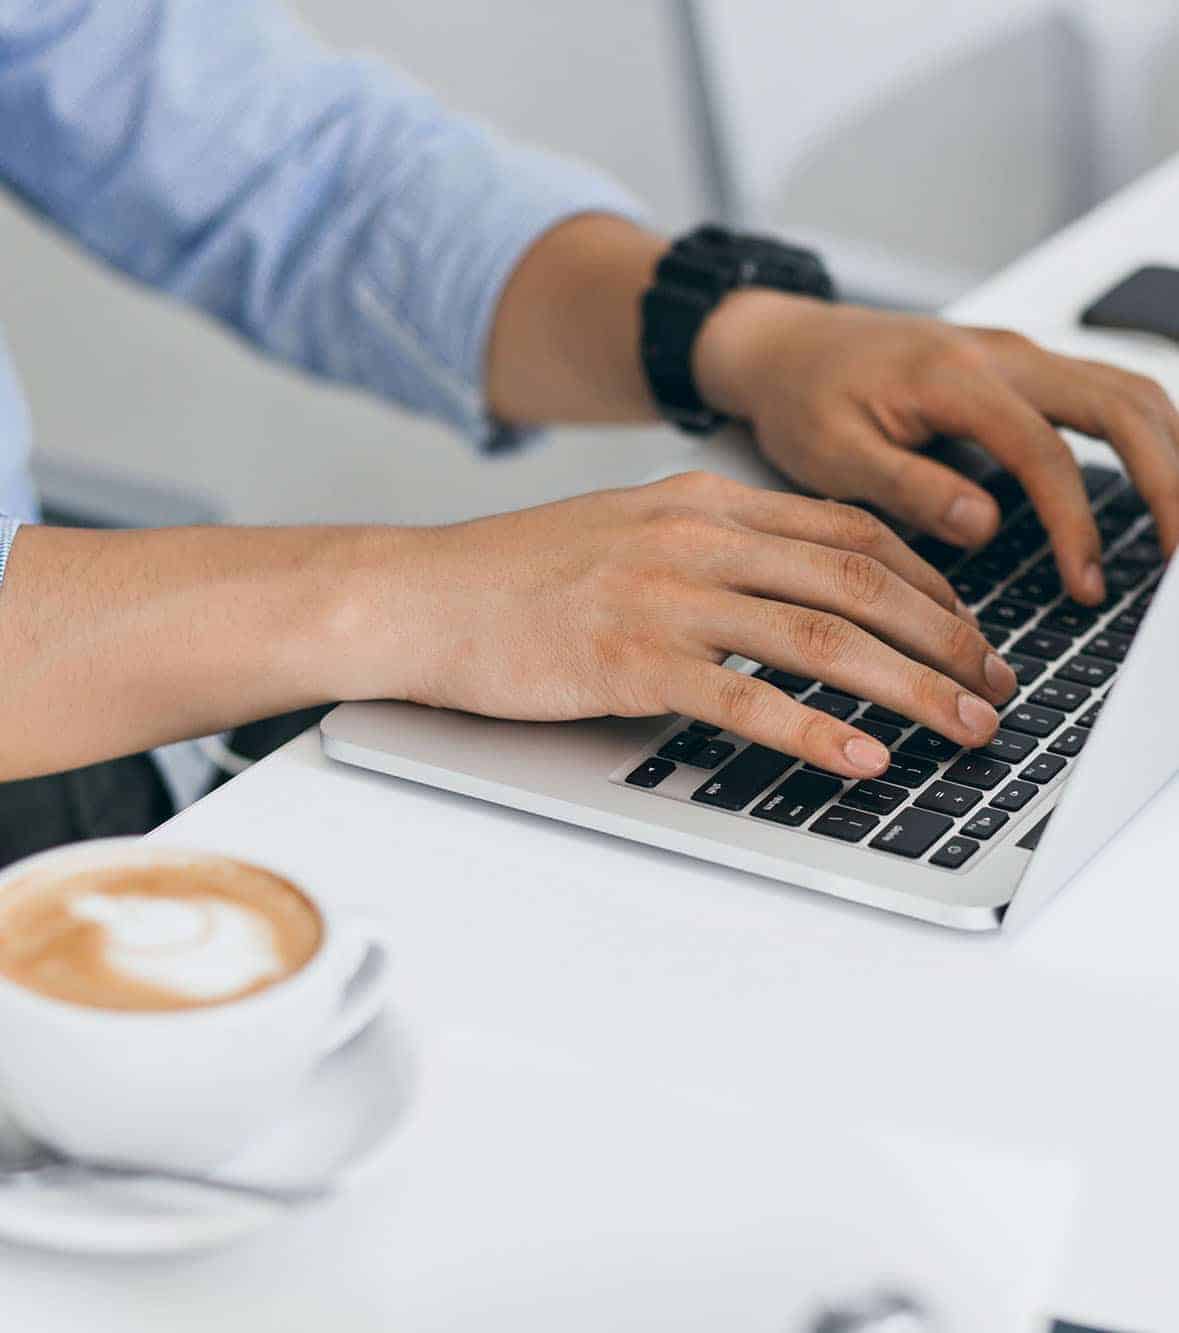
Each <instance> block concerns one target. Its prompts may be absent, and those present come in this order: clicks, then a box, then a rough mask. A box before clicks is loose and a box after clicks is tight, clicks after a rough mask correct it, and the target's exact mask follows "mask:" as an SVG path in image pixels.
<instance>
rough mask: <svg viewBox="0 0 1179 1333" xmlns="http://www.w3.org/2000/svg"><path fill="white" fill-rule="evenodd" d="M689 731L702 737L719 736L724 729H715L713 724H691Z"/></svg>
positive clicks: (689, 724)
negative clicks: (695, 732)
mask: <svg viewBox="0 0 1179 1333" xmlns="http://www.w3.org/2000/svg"><path fill="white" fill-rule="evenodd" d="M688 730H689V731H697V732H699V733H700V735H701V736H719V735H720V734H721V732H722V731H724V727H714V726H713V725H712V723H711V722H689V723H688Z"/></svg>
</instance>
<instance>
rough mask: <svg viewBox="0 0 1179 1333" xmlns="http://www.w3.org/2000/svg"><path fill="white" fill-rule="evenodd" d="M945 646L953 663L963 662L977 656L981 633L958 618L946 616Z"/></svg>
mask: <svg viewBox="0 0 1179 1333" xmlns="http://www.w3.org/2000/svg"><path fill="white" fill-rule="evenodd" d="M946 622H947V623H946V629H945V646H946V653H947V654H948V656H949V657H950V659H951V661H962V660H963V659H965V658H968V657H973V656H976V655H977V653H978V649H979V642H978V640H979V633H978V631H977V630H976V629H973V628H972V627H971V626H970V625H968V624H967V623H966V621H965V620H959V619H958V617H957V616H949V615H948V616H946Z"/></svg>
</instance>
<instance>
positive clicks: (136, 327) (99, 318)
mask: <svg viewBox="0 0 1179 1333" xmlns="http://www.w3.org/2000/svg"><path fill="white" fill-rule="evenodd" d="M977 2H978V4H979V5H980V7H984V8H985V7H986V6H987V5H988V4H989V0H977ZM1075 2H1076V3H1092V4H1093V5H1095V7H1096V9H1097V10H1098V11H1099V12H1104V13H1108V12H1109V11H1110V10H1111V9H1112V10H1116V12H1117V13H1126V14H1132V16H1133V17H1134V22H1133V23H1132V24H1131V27H1132V28H1133V27H1134V26H1135V25H1136V24H1137V23H1138V19H1140V18H1141V6H1142V5H1144V4H1145V5H1147V6H1148V7H1149V6H1152V7H1153V10H1154V11H1158V12H1159V13H1157V14H1155V21H1156V22H1164V21H1165V20H1166V15H1167V13H1169V12H1170V10H1169V8H1167V7H1166V6H1164V7H1163V9H1166V13H1164V12H1163V9H1160V0H1124V5H1125V6H1132V7H1133V8H1132V9H1130V8H1124V7H1123V5H1122V4H1119V5H1118V6H1109V5H1108V4H1106V5H1104V6H1103V5H1098V4H1097V0H1075ZM776 3H779V5H780V3H781V0H776ZM884 3H885V0H873V7H874V8H875V7H876V6H877V5H880V4H884ZM888 3H890V4H892V5H894V6H899V7H900V9H901V10H904V11H905V13H906V15H907V19H906V21H910V22H913V21H918V20H919V13H917V11H918V10H919V9H920V6H921V5H923V4H925V5H928V4H936V3H938V0H888ZM915 7H916V9H915ZM297 8H298V9H299V11H300V12H301V13H302V14H303V16H304V17H305V18H306V19H307V20H308V21H309V22H311V23H312V24H313V25H314V26H315V27H317V28H318V29H320V30H321V31H322V32H323V33H324V34H325V35H326V36H328V37H329V38H331V39H332V40H335V41H338V42H341V43H345V44H348V45H352V46H359V47H365V48H368V49H370V50H373V51H377V52H380V53H382V54H384V55H386V56H388V57H389V58H392V59H395V60H398V61H400V62H401V63H403V64H404V65H406V66H407V67H408V68H410V69H411V70H413V71H414V72H415V73H416V74H417V75H418V76H419V77H421V78H422V79H424V80H425V81H427V82H429V83H431V84H432V85H434V86H435V87H436V88H437V89H438V90H439V91H440V92H441V93H442V94H443V96H444V97H445V98H447V99H448V100H449V101H450V102H451V103H452V104H454V105H455V106H457V107H462V108H465V109H468V110H471V111H474V112H476V113H479V114H481V115H484V116H486V117H488V118H490V119H493V120H495V121H497V122H498V123H500V124H501V125H504V126H505V127H507V128H508V129H509V130H513V131H515V132H517V133H519V134H521V135H525V136H527V137H529V138H532V139H534V140H537V141H540V142H542V143H547V144H550V145H552V146H554V147H557V148H560V149H563V150H566V151H571V152H574V153H579V154H581V155H583V156H587V157H590V158H593V159H595V160H596V161H598V162H600V163H601V164H603V165H604V166H605V167H606V168H608V169H609V170H611V171H613V172H615V173H616V174H617V175H619V176H620V177H621V178H622V179H623V180H624V181H625V182H626V183H627V184H628V185H630V186H631V187H632V188H633V189H634V190H636V191H637V192H638V193H640V194H641V195H643V196H644V197H645V198H647V199H648V200H649V201H650V203H651V205H652V209H653V213H654V215H655V216H656V218H657V219H658V220H659V221H660V222H661V223H662V224H663V225H665V226H667V227H669V228H670V227H678V226H681V225H683V224H685V223H686V222H688V221H689V220H690V219H692V218H694V217H695V216H696V215H697V213H698V211H699V209H700V207H701V205H700V202H699V201H700V199H701V182H700V180H699V178H698V175H697V161H696V156H695V153H694V149H693V145H692V143H691V142H690V140H689V133H688V127H687V121H686V117H685V114H684V105H683V104H682V103H681V101H680V89H679V85H678V83H677V71H676V51H675V45H674V43H673V41H672V40H671V34H670V30H669V26H668V12H669V11H668V6H667V4H666V3H664V2H663V0H643V2H640V3H635V0H594V3H593V4H588V5H587V4H583V3H581V2H580V0H577V2H576V3H575V0H553V3H550V4H548V5H541V4H538V3H536V0H494V3H491V2H490V0H488V2H486V3H484V2H481V0H430V3H422V2H421V0H379V2H378V0H298V3H297ZM794 8H795V9H796V10H797V12H798V15H799V21H800V22H805V23H811V24H814V23H818V22H821V19H822V13H823V8H824V6H823V4H821V3H820V0H794ZM910 10H914V13H913V14H910V13H909V11H910ZM1159 14H1162V18H1161V19H1160V18H1159ZM1119 31H1120V29H1119ZM1132 47H1133V43H1132V42H1130V43H1129V45H1128V46H1127V47H1126V48H1125V49H1127V50H1129V49H1131V48H1132ZM1119 49H1121V48H1119ZM1175 54H1176V53H1175V45H1174V43H1171V44H1170V45H1168V42H1167V41H1163V40H1159V41H1154V42H1152V44H1151V48H1150V52H1149V62H1150V68H1149V69H1146V70H1143V69H1142V68H1141V65H1142V56H1141V53H1139V54H1138V55H1136V56H1133V57H1129V56H1125V55H1124V54H1123V56H1122V70H1123V73H1122V75H1121V79H1122V81H1123V82H1122V86H1125V80H1126V78H1127V77H1128V76H1127V75H1126V74H1125V65H1126V61H1127V60H1129V61H1130V63H1131V64H1134V62H1137V66H1136V73H1137V77H1138V82H1137V83H1136V84H1135V85H1134V106H1135V107H1137V108H1138V111H1137V112H1136V113H1135V114H1136V115H1137V122H1136V123H1138V124H1139V125H1140V126H1143V127H1145V133H1146V134H1147V139H1148V142H1147V147H1146V149H1145V150H1144V151H1143V152H1138V150H1136V154H1137V155H1136V156H1135V158H1134V161H1133V162H1126V163H1123V167H1124V169H1125V170H1127V171H1128V170H1130V169H1132V168H1133V169H1136V168H1137V167H1139V166H1141V165H1143V164H1144V163H1143V162H1142V161H1140V160H1139V158H1140V157H1143V156H1144V157H1145V158H1146V159H1150V158H1153V157H1155V156H1158V155H1159V154H1160V153H1161V152H1163V151H1165V150H1169V149H1171V148H1173V146H1174V145H1175V144H1176V142H1177V141H1179V94H1177V93H1176V91H1175V90H1176V85H1177V83H1179V81H1177V80H1175V79H1174V78H1173V77H1170V75H1171V72H1172V71H1173V70H1174V69H1175V68H1176V66H1177V63H1179V62H1177V61H1176V59H1175ZM767 58H768V59H770V60H772V61H773V62H775V64H776V66H780V68H781V69H782V71H783V72H784V76H785V75H786V74H788V73H789V69H790V53H789V51H788V50H777V49H775V50H772V51H768V52H767ZM812 73H813V71H812ZM827 77H829V78H832V79H837V78H843V77H847V74H846V71H845V69H844V67H843V62H841V61H836V62H833V64H832V66H831V68H830V70H829V71H828V73H827ZM1114 91H1116V88H1115V90H1114ZM958 114H959V115H960V116H961V118H963V120H964V122H965V121H966V120H968V118H969V116H970V106H969V105H968V104H967V105H963V106H961V107H960V108H959V109H958ZM928 119H929V118H928V116H925V117H924V120H925V122H926V123H928ZM1111 119H1115V120H1116V117H1112V113H1111ZM1131 119H1133V117H1131ZM906 124H907V125H908V128H907V129H906V131H905V136H906V140H907V141H908V139H909V136H910V135H912V136H917V135H919V133H920V132H921V127H922V118H917V119H915V120H914V119H913V118H912V117H910V120H909V121H908V122H906ZM961 128H962V132H963V134H965V135H966V136H967V139H968V137H969V132H970V126H969V124H966V123H964V124H963V125H962V127H961ZM1118 132H1119V133H1121V131H1118ZM934 142H935V143H936V139H935V141H934ZM867 151H868V153H869V154H870V156H871V158H872V159H873V160H874V161H875V162H876V164H877V170H878V174H879V170H880V169H881V166H882V164H883V165H884V167H885V168H886V162H885V160H884V155H885V154H886V153H887V152H888V151H889V145H888V144H887V143H885V144H880V143H877V142H875V141H869V142H868V147H867ZM907 151H908V152H910V153H913V152H918V151H920V143H919V142H917V141H916V140H914V141H913V142H907ZM857 152H858V150H857V149H856V147H855V143H854V142H852V141H851V140H849V141H848V143H846V144H844V145H843V146H842V148H840V150H839V152H838V154H836V152H835V149H834V148H833V150H832V153H833V155H832V158H831V159H830V165H829V166H828V167H826V168H825V169H824V168H823V167H822V166H821V164H820V165H818V166H815V165H812V169H811V170H810V171H808V172H802V173H800V174H799V175H798V177H797V178H793V179H791V180H790V181H788V182H787V183H786V186H787V187H788V188H787V189H786V193H787V194H788V199H787V200H786V201H784V207H786V206H787V205H788V207H789V211H790V213H791V215H793V216H799V217H804V218H807V219H817V220H820V221H835V222H838V221H840V220H845V219H847V218H854V219H855V220H856V223H857V225H858V226H860V227H866V228H867V229H868V230H869V231H871V230H872V228H873V227H874V226H875V227H876V228H877V230H878V231H879V234H880V236H881V238H882V239H884V240H885V241H887V240H888V239H889V238H890V234H891V233H890V230H889V229H890V226H891V225H892V224H891V223H890V222H889V211H888V208H887V206H886V205H887V202H888V201H887V199H883V200H882V202H881V207H879V208H876V207H875V206H874V204H873V199H874V197H877V196H874V195H873V193H872V191H870V190H866V189H865V182H866V180H868V179H874V178H873V177H871V176H870V175H868V176H865V173H864V172H863V171H861V170H859V169H857V161H860V162H862V161H864V160H865V158H864V156H863V154H862V153H861V154H860V155H859V157H857ZM1023 170H1025V175H1024V176H1023V178H1020V177H1019V176H1018V175H1016V176H1015V177H1014V178H1012V177H1005V178H1004V179H1003V180H1002V181H997V182H993V183H992V185H991V189H992V195H993V199H994V200H995V201H996V202H995V205H994V207H995V209H996V210H997V211H998V212H1001V210H1002V207H1003V196H1004V193H1006V195H1007V197H1008V198H1009V199H1010V200H1011V201H1012V207H1011V209H1010V210H1008V211H1007V212H1005V213H1001V215H1002V216H1003V217H1004V218H1005V219H1006V220H1007V225H1004V226H1002V227H999V226H989V227H988V226H985V225H980V226H977V227H973V228H972V227H969V226H966V227H963V226H962V225H956V227H955V229H954V230H953V233H952V240H953V245H954V247H955V250H954V258H955V259H959V258H961V259H964V260H965V261H968V262H970V263H971V264H975V265H977V266H979V267H982V268H990V267H994V266H995V265H997V264H999V263H1001V262H1003V261H1004V260H1005V259H1006V258H1007V257H1008V256H1009V255H1010V254H1012V253H1014V252H1016V251H1018V250H1019V249H1022V248H1024V247H1025V246H1026V245H1027V244H1029V243H1030V242H1031V241H1032V240H1033V239H1034V238H1035V236H1036V235H1037V234H1039V232H1040V231H1042V230H1043V229H1044V227H1045V226H1047V225H1049V222H1048V219H1047V218H1046V215H1045V208H1044V207H1041V206H1040V205H1039V204H1037V203H1036V202H1035V201H1037V200H1040V199H1041V198H1042V191H1040V189H1039V182H1038V179H1037V178H1036V177H1035V176H1033V175H1032V174H1031V173H1032V172H1034V170H1035V167H1034V165H1033V166H1031V167H1029V168H1026V169H1023ZM955 172H957V173H958V174H957V176H955ZM974 175H975V176H977V173H974ZM939 180H940V182H941V185H942V188H943V189H944V191H945V193H946V197H947V198H949V197H950V196H951V194H952V193H953V191H954V190H955V189H959V188H960V189H967V188H969V189H975V190H976V189H977V181H976V180H972V158H971V153H970V148H969V143H968V142H967V143H966V144H965V146H964V148H963V151H962V152H961V154H960V155H959V156H958V157H956V158H955V160H954V162H952V163H946V164H945V169H944V171H943V172H942V173H941V175H940V177H939ZM955 181H956V182H957V184H955ZM1029 201H1031V203H1030V204H1029ZM1012 219H1015V220H1016V221H1014V222H1013V221H1012ZM926 231H927V235H925V236H924V237H922V236H910V237H909V239H910V241H912V242H913V243H915V244H917V245H921V244H926V243H927V244H929V245H931V246H933V247H934V248H936V247H937V245H939V244H942V243H943V242H944V240H945V237H946V228H945V227H944V226H943V225H942V224H941V222H940V220H939V214H938V201H937V200H936V199H935V200H932V201H931V203H930V209H929V225H928V227H927V228H926ZM939 238H941V240H939ZM0 256H2V258H0V319H2V320H3V321H4V323H5V325H6V329H7V332H8V334H9V336H10V339H11V341H12V343H13V345H14V350H15V353H16V356H17V359H18V362H19V365H20V369H21V371H22V373H23V376H24V379H25V383H26V386H27V388H28V391H29V395H30V398H31V401H32V405H33V410H34V415H35V420H36V425H37V430H38V438H39V443H40V446H41V447H42V448H43V449H45V450H47V451H50V452H51V453H53V454H55V455H57V456H61V457H67V458H80V459H103V460H106V461H109V462H111V463H113V464H115V465H116V466H118V467H121V468H123V469H127V470H131V471H134V472H136V473H140V474H144V475H147V476H154V477H157V478H164V479H175V480H178V481H181V482H183V483H185V484H188V485H193V486H196V487H198V488H200V489H203V490H206V491H208V492H210V493H212V494H213V495H214V496H215V497H217V498H218V499H219V500H220V501H221V502H222V503H223V505H224V506H225V508H226V510H227V512H228V513H229V514H230V515H231V516H232V517H234V518H238V519H245V520H266V519H313V518H342V519H360V518H370V517H388V518H392V519H401V520H411V521H412V520H423V519H437V518H442V517H449V516H453V515H458V514H462V513H471V512H478V511H480V510H486V509H493V508H502V507H505V506H507V505H509V504H512V503H515V502H521V501H531V500H536V499H541V498H544V497H547V496H549V495H555V494H561V493H568V492H571V491H576V490H579V489H585V488H587V487H590V486H593V485H596V484H606V483H610V482H613V481H622V480H626V479H628V478H631V477H634V476H637V475H640V474H641V473H642V472H643V471H644V470H645V469H646V468H647V467H648V465H650V466H652V467H654V466H655V465H657V464H658V463H659V462H660V461H661V460H662V459H664V458H668V457H671V456H674V455H675V454H677V453H678V452H679V450H680V445H679V443H678V441H676V440H675V439H674V438H673V437H672V436H671V435H670V433H665V432H660V431H647V432H629V431H622V432H619V431H614V432H609V431H606V432H602V431H590V432H560V433H559V434H558V437H557V439H556V440H555V442H554V443H553V444H552V445H550V446H548V447H547V448H544V449H540V450H534V451H533V452H531V453H530V454H529V455H527V456H523V457H519V458H516V459H511V460H504V461H498V462H495V463H484V462H480V461H478V460H476V459H472V458H470V457H469V456H468V455H467V454H466V453H465V450H464V448H463V446H461V445H460V444H458V443H456V442H455V441H453V440H452V439H450V438H449V437H448V436H447V434H446V433H445V432H444V431H442V430H441V429H439V428H437V427H435V426H432V425H430V424H428V423H423V422H420V421H415V420H411V419H410V418H408V417H406V416H405V415H404V414H401V413H399V412H397V411H395V410H393V409H391V408H389V407H387V406H386V405H383V404H376V403H372V402H367V401H363V400H361V398H360V397H359V396H357V395H354V394H351V393H344V392H340V391H338V390H335V389H331V388H326V387H324V386H317V385H312V384H309V383H308V382H306V381H304V380H302V379H300V378H298V377H296V376H294V375H291V374H289V373H288V372H286V371H284V370H281V369H279V368H276V367H273V366H266V365H263V364H262V363H261V362H259V361H258V360H257V359H256V358H255V357H254V356H252V355H251V354H250V353H249V352H248V351H246V350H244V349H242V348H240V347H238V346H236V345H234V344H233V343H232V342H231V341H230V340H228V339H226V338H225V337H224V336H222V335H221V334H220V333H218V332H216V331H215V330H212V329H210V328H209V327H208V326H206V325H205V324H203V323H202V322H201V321H200V320H198V319H196V318H194V317H193V316H192V315H190V314H188V313H187V312H183V311H178V310H176V309H174V308H171V307H168V306H165V305H164V304H162V303H161V302H159V301H157V300H156V299H154V298H153V297H151V296H149V295H145V294H144V293H141V292H138V291H134V290H132V289H130V288H129V287H128V286H127V285H126V284H124V283H122V282H120V281H119V280H118V279H115V278H113V277H111V276H110V275H109V274H106V273H103V272H100V271H99V270H98V269H97V268H96V267H95V266H93V265H92V264H90V263H88V262H86V261H84V260H83V259H82V258H80V257H79V256H78V255H76V254H75V253H74V252H73V251H72V250H71V249H70V248H69V247H68V245H67V244H65V243H63V242H62V241H61V240H59V239H58V238H56V237H54V236H52V235H50V234H49V233H48V232H47V231H46V230H45V229H44V228H42V227H40V226H37V225H35V224H34V223H33V222H31V221H30V220H29V219H27V218H25V217H22V216H21V215H20V214H19V213H18V211H17V210H16V209H15V208H13V207H3V208H0Z"/></svg>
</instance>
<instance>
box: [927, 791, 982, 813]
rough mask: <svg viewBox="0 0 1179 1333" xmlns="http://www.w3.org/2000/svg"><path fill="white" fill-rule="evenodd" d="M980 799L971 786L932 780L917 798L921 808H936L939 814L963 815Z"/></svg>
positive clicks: (978, 793)
mask: <svg viewBox="0 0 1179 1333" xmlns="http://www.w3.org/2000/svg"><path fill="white" fill-rule="evenodd" d="M981 800H982V794H981V793H980V792H977V791H975V790H974V788H973V787H959V786H957V785H956V784H955V783H953V782H934V783H932V784H931V785H930V786H928V787H926V789H925V790H924V791H923V792H922V793H921V795H920V796H918V798H917V804H918V805H919V806H920V807H921V808H922V810H936V811H937V812H938V814H939V815H954V816H955V817H957V816H958V815H964V814H966V813H967V811H969V810H973V809H974V807H975V806H976V805H977V804H978V803H979V801H981Z"/></svg>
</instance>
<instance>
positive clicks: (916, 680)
mask: <svg viewBox="0 0 1179 1333" xmlns="http://www.w3.org/2000/svg"><path fill="white" fill-rule="evenodd" d="M910 688H911V690H912V694H913V698H914V700H915V701H916V702H917V704H918V705H919V706H920V707H921V708H922V709H923V710H924V711H925V712H926V713H931V712H940V711H941V710H942V709H943V708H945V707H947V706H948V705H950V704H952V702H953V701H952V699H951V698H950V690H949V688H948V686H947V682H946V680H945V678H944V677H943V676H940V675H939V674H938V673H937V672H936V671H934V670H933V669H932V668H930V667H918V668H917V669H916V670H915V671H914V672H913V677H912V681H911V686H910Z"/></svg>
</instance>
